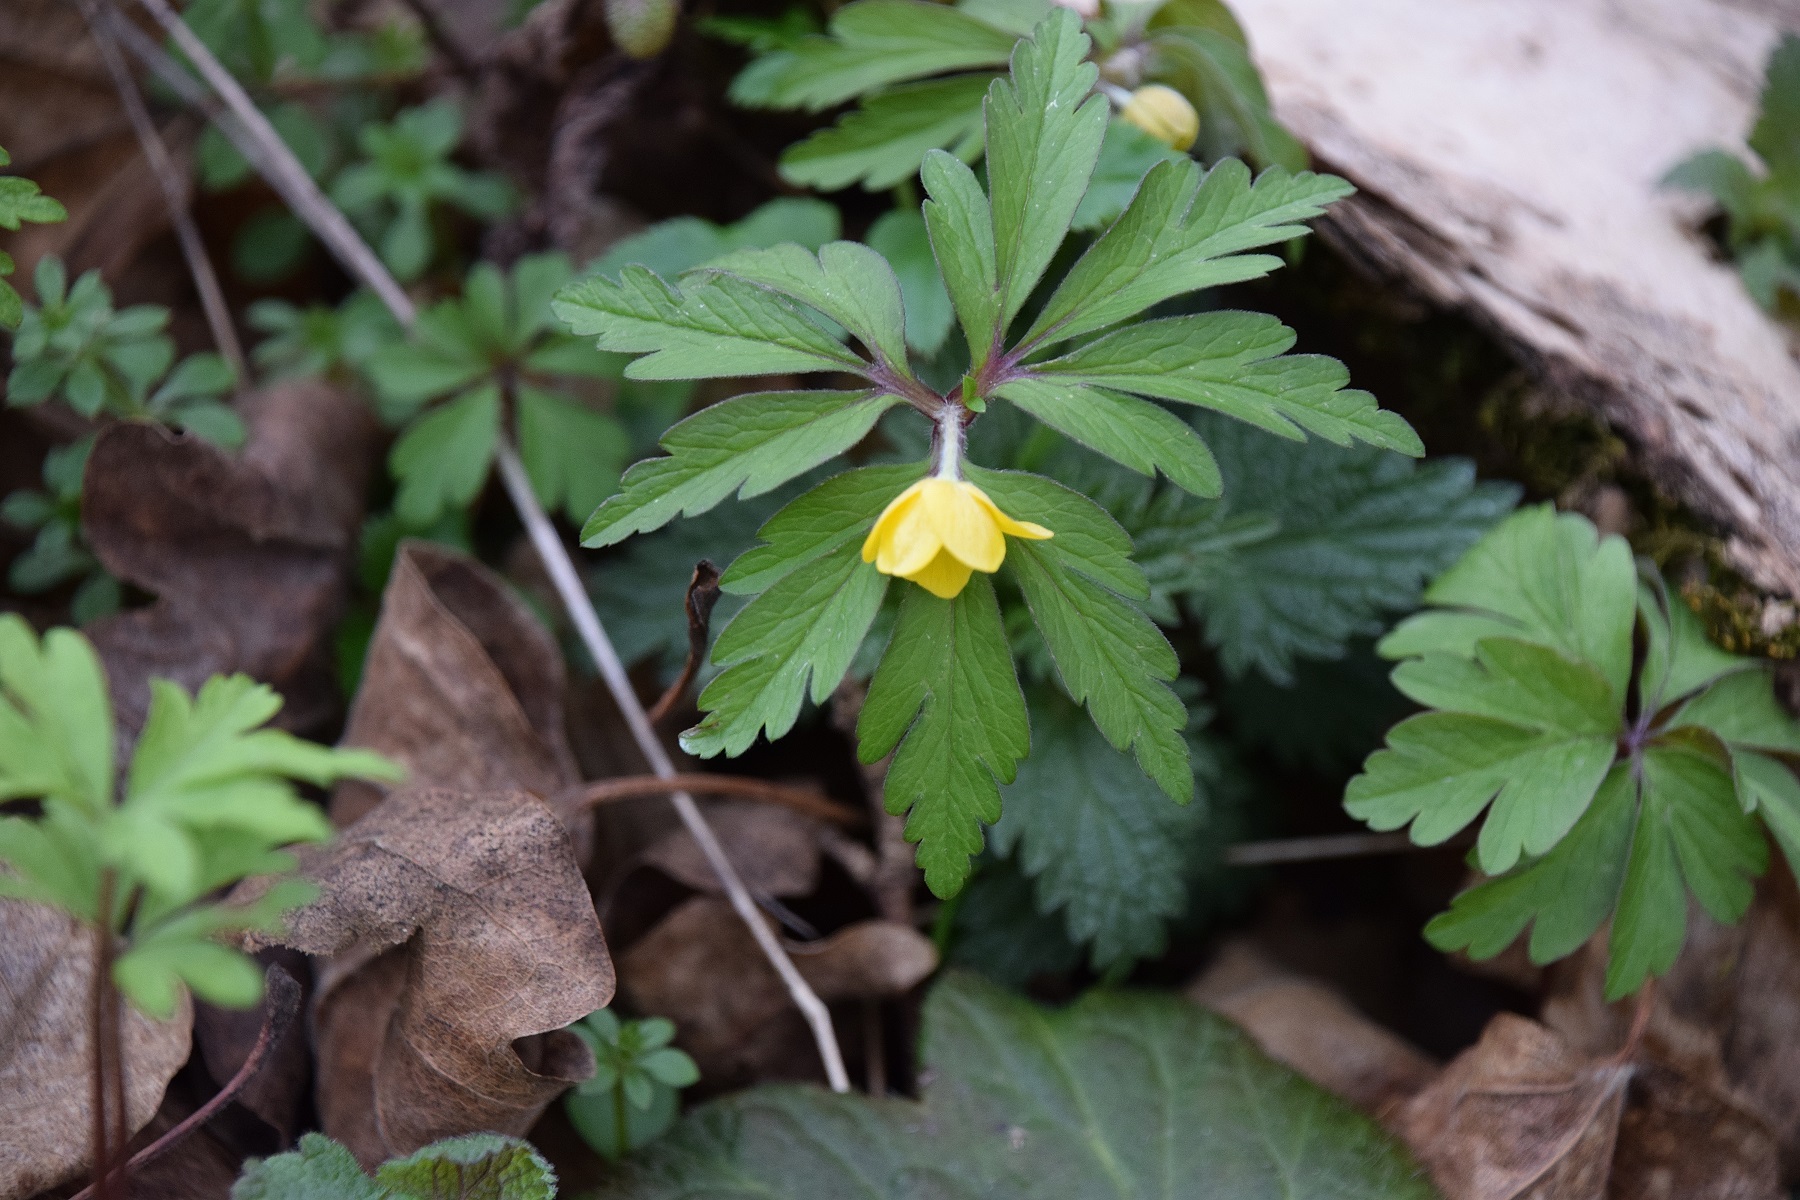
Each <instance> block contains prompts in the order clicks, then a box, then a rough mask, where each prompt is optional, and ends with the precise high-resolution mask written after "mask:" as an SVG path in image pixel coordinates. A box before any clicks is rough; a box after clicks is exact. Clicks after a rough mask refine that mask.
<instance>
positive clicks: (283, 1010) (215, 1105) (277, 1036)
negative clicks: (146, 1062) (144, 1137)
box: [70, 966, 300, 1200]
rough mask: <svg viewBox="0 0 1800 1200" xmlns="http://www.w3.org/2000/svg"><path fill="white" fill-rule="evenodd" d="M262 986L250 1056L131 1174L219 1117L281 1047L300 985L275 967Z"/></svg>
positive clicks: (83, 1194)
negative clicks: (263, 1011)
mask: <svg viewBox="0 0 1800 1200" xmlns="http://www.w3.org/2000/svg"><path fill="white" fill-rule="evenodd" d="M266 979H267V983H266V985H265V987H266V991H267V995H268V997H269V1015H268V1016H267V1017H266V1018H264V1020H263V1027H262V1030H261V1031H260V1032H259V1033H258V1034H257V1035H256V1043H255V1044H254V1045H252V1046H251V1047H250V1054H249V1056H248V1057H247V1058H245V1059H244V1065H243V1066H241V1067H239V1068H238V1070H237V1074H235V1075H233V1076H232V1077H231V1079H230V1081H229V1082H228V1083H226V1085H225V1086H224V1087H222V1088H220V1089H219V1091H218V1093H217V1094H216V1095H215V1096H213V1098H212V1099H211V1100H208V1101H207V1102H206V1103H205V1104H202V1105H201V1106H200V1107H199V1108H197V1109H195V1110H194V1111H193V1112H191V1113H189V1114H188V1115H187V1116H186V1117H184V1118H183V1119H182V1120H181V1123H180V1124H178V1125H175V1126H173V1127H171V1128H170V1129H169V1130H168V1131H167V1132H165V1133H164V1134H163V1135H162V1136H161V1137H159V1138H157V1139H156V1140H155V1141H154V1142H151V1143H150V1144H149V1145H148V1146H145V1147H144V1148H143V1149H142V1150H139V1151H138V1152H137V1153H136V1154H134V1155H132V1156H131V1161H130V1162H129V1163H128V1164H126V1165H127V1166H128V1167H129V1169H130V1170H132V1171H141V1170H143V1169H144V1168H145V1167H147V1166H149V1165H150V1164H151V1163H153V1162H155V1161H156V1160H157V1159H159V1158H161V1157H162V1156H163V1155H165V1154H167V1153H168V1152H169V1151H171V1150H173V1149H174V1148H175V1147H176V1146H178V1145H180V1144H181V1142H182V1141H184V1140H185V1139H186V1138H187V1136H188V1135H189V1134H191V1133H193V1132H194V1131H195V1130H196V1129H199V1128H200V1127H201V1126H202V1125H204V1124H206V1123H207V1122H208V1121H210V1120H212V1119H213V1118H214V1117H216V1116H217V1115H218V1114H219V1110H220V1109H222V1108H224V1107H225V1106H226V1105H227V1104H230V1103H231V1102H232V1101H233V1100H235V1099H237V1098H238V1095H239V1094H240V1093H242V1092H243V1090H244V1089H245V1088H246V1087H248V1086H249V1084H250V1083H251V1081H253V1080H254V1079H255V1078H256V1076H257V1075H258V1074H259V1073H260V1072H261V1071H262V1068H263V1064H264V1063H265V1062H266V1061H267V1060H268V1057H269V1055H271V1054H273V1053H274V1052H275V1050H276V1048H277V1047H278V1046H280V1045H281V1040H282V1038H284V1037H286V1036H287V1031H288V1027H289V1026H291V1025H292V1024H293V1022H294V1018H295V1017H296V1016H298V1015H299V1012H300V985H299V984H298V983H295V982H294V977H293V976H291V975H289V974H288V973H287V972H286V971H283V970H282V969H281V968H280V967H278V966H272V967H270V968H269V972H268V975H267V976H266ZM93 1195H94V1188H93V1185H91V1184H90V1185H89V1186H88V1187H85V1188H83V1189H82V1190H81V1191H79V1192H76V1193H75V1195H74V1196H72V1197H70V1200H93Z"/></svg>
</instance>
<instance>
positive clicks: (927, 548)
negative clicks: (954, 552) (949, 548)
mask: <svg viewBox="0 0 1800 1200" xmlns="http://www.w3.org/2000/svg"><path fill="white" fill-rule="evenodd" d="M943 548H944V543H943V541H942V540H941V539H940V538H939V537H938V535H937V533H936V531H935V530H933V529H932V526H931V518H930V516H929V515H928V514H927V513H926V511H925V502H924V500H923V499H921V500H919V501H918V502H916V503H913V504H909V505H908V506H907V507H906V511H904V512H902V513H901V514H900V517H899V519H898V520H896V521H895V522H894V526H893V528H892V529H890V530H888V534H887V537H886V538H884V539H883V540H882V543H881V547H880V549H879V550H878V551H877V553H876V555H875V569H876V570H878V571H880V572H882V573H883V574H887V575H899V576H902V577H904V576H907V575H911V574H912V573H913V572H914V571H917V570H918V569H919V568H921V567H923V566H924V565H925V564H926V563H928V562H930V561H931V560H932V559H933V558H936V557H937V552H938V551H939V550H941V549H943Z"/></svg>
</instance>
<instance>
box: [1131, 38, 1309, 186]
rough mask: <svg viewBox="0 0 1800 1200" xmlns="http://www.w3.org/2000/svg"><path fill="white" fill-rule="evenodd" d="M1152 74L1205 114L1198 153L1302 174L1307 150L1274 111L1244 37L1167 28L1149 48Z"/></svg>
mask: <svg viewBox="0 0 1800 1200" xmlns="http://www.w3.org/2000/svg"><path fill="white" fill-rule="evenodd" d="M1146 48H1147V49H1148V51H1149V54H1150V57H1151V59H1152V61H1153V62H1154V63H1155V67H1154V68H1153V74H1154V75H1155V76H1156V77H1157V78H1158V79H1160V80H1161V81H1163V82H1165V83H1170V84H1172V85H1174V87H1175V88H1176V89H1177V90H1178V91H1180V92H1182V93H1183V94H1184V95H1186V96H1187V97H1188V99H1189V100H1191V101H1192V102H1193V104H1194V107H1195V108H1196V109H1198V110H1199V111H1200V112H1202V113H1204V114H1205V119H1204V120H1202V121H1201V123H1200V142H1199V144H1198V145H1196V146H1195V147H1194V152H1195V153H1196V154H1198V155H1200V156H1201V157H1202V158H1204V159H1206V160H1207V161H1208V162H1214V161H1217V160H1218V159H1221V158H1225V157H1226V156H1228V155H1236V154H1244V153H1248V154H1249V155H1250V157H1252V158H1254V159H1255V160H1256V161H1257V162H1259V163H1262V164H1264V165H1267V166H1282V167H1287V168H1289V169H1290V170H1299V169H1300V168H1302V167H1304V166H1305V165H1306V149H1305V148H1304V147H1303V146H1301V144H1300V143H1299V141H1298V140H1297V139H1296V138H1295V137H1294V135H1293V134H1291V133H1289V132H1288V131H1287V130H1286V129H1284V128H1283V127H1282V126H1281V123H1280V122H1278V121H1277V120H1276V119H1275V117H1274V114H1273V113H1272V112H1271V111H1270V109H1269V97H1268V93H1267V92H1265V91H1264V90H1263V84H1262V77H1261V76H1260V75H1259V74H1258V73H1257V70H1256V66H1255V64H1254V63H1252V62H1251V60H1250V53H1249V51H1248V49H1247V48H1246V47H1245V46H1244V43H1243V39H1242V38H1241V37H1233V36H1231V35H1230V34H1229V33H1225V32H1223V31H1219V30H1213V29H1197V28H1193V27H1187V28H1183V27H1180V26H1165V27H1163V28H1162V29H1160V30H1158V31H1157V32H1156V33H1155V34H1153V35H1152V36H1151V37H1150V39H1149V40H1148V43H1147V47H1146Z"/></svg>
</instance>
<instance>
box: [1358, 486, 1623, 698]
mask: <svg viewBox="0 0 1800 1200" xmlns="http://www.w3.org/2000/svg"><path fill="white" fill-rule="evenodd" d="M1636 596H1637V572H1636V569H1635V568H1634V567H1633V565H1632V561H1631V548H1630V547H1629V546H1627V545H1626V543H1625V539H1624V538H1621V537H1606V538H1602V537H1601V536H1600V535H1599V533H1598V531H1596V530H1595V528H1594V526H1593V523H1592V522H1590V521H1589V520H1588V519H1587V518H1586V517H1583V516H1580V515H1579V514H1576V513H1558V512H1556V510H1555V509H1553V508H1552V507H1551V506H1550V505H1548V504H1542V505H1537V506H1535V507H1532V508H1525V509H1520V510H1519V511H1518V512H1516V513H1514V514H1513V515H1512V516H1510V517H1508V518H1507V519H1506V520H1504V521H1502V522H1501V523H1500V524H1499V525H1497V526H1496V527H1495V528H1494V529H1493V531H1492V532H1491V533H1489V534H1488V535H1487V536H1486V537H1484V538H1482V539H1481V541H1479V542H1477V543H1476V544H1475V546H1474V548H1473V549H1471V550H1470V551H1469V552H1468V553H1467V554H1465V555H1464V556H1463V557H1462V559H1461V560H1460V561H1459V562H1457V564H1456V565H1455V566H1453V567H1451V568H1450V569H1449V570H1448V571H1445V572H1444V573H1443V574H1442V575H1440V576H1439V577H1438V578H1437V581H1436V582H1434V583H1433V584H1432V585H1431V586H1430V587H1429V588H1427V589H1426V591H1425V602H1426V604H1428V605H1430V606H1431V608H1430V609H1429V610H1428V611H1426V612H1422V613H1420V614H1418V615H1417V616H1413V617H1409V618H1407V619H1406V620H1405V621H1402V622H1401V623H1400V625H1399V626H1398V627H1397V628H1396V629H1395V630H1394V632H1392V633H1390V634H1389V635H1388V636H1387V637H1385V638H1383V639H1382V641H1381V645H1380V650H1381V653H1382V654H1383V655H1385V656H1387V657H1389V658H1406V657H1408V656H1411V655H1415V654H1424V653H1426V652H1427V651H1430V650H1443V651H1446V652H1449V653H1452V654H1461V655H1464V656H1465V657H1466V656H1468V655H1471V654H1473V653H1474V649H1475V643H1476V642H1478V641H1479V640H1481V639H1482V638H1490V637H1500V638H1521V639H1524V640H1526V641H1532V642H1537V643H1539V644H1540V645H1544V646H1548V647H1550V648H1551V649H1553V650H1556V651H1557V652H1558V653H1560V654H1562V655H1564V656H1566V657H1569V658H1574V659H1580V660H1584V661H1586V662H1590V663H1592V664H1593V665H1594V666H1595V667H1596V668H1598V669H1599V671H1600V673H1601V674H1602V675H1603V676H1605V678H1606V681H1607V683H1608V684H1610V685H1611V686H1612V689H1613V694H1614V696H1615V697H1616V698H1617V699H1618V701H1619V703H1620V704H1623V703H1624V697H1625V689H1626V683H1627V681H1628V679H1629V677H1630V674H1631V632H1632V627H1633V625H1634V623H1635V621H1636V616H1637V612H1636V609H1637V606H1636Z"/></svg>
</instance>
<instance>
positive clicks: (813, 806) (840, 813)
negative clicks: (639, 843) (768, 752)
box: [569, 771, 868, 829]
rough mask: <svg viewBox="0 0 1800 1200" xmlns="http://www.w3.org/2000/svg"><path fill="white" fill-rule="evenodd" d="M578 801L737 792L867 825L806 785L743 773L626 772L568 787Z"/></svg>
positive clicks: (591, 802) (851, 826)
mask: <svg viewBox="0 0 1800 1200" xmlns="http://www.w3.org/2000/svg"><path fill="white" fill-rule="evenodd" d="M569 790H570V793H571V794H572V795H574V796H576V797H578V800H577V801H576V802H577V803H578V804H583V805H600V804H611V803H612V802H613V801H615V800H635V799H637V798H639V797H640V796H667V795H669V794H670V793H672V792H686V793H687V794H688V795H690V796H738V797H741V798H743V799H745V800H755V801H758V802H759V803H762V804H778V805H780V806H781V807H783V808H791V809H793V810H794V811H795V812H797V813H804V814H806V815H807V816H809V817H816V818H818V819H819V820H821V821H830V822H831V823H832V824H833V825H842V826H844V827H845V828H849V829H855V828H857V827H858V826H861V825H866V824H867V823H868V822H866V821H865V820H863V815H862V814H861V813H859V812H857V811H856V810H855V809H852V808H846V807H844V806H843V805H842V804H836V803H833V802H832V801H830V800H827V799H826V798H825V797H823V796H821V795H820V794H819V793H817V792H815V791H812V790H810V789H808V788H797V787H788V786H787V785H785V784H780V783H770V782H769V781H768V780H766V779H750V778H747V777H745V776H743V775H713V774H706V773H704V772H699V771H693V772H686V773H683V774H680V775H675V776H673V777H671V778H668V779H664V778H661V777H660V776H656V775H627V776H625V777H624V778H621V779H600V780H596V781H595V782H593V783H584V784H581V785H580V786H578V787H574V788H571V789H569Z"/></svg>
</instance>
